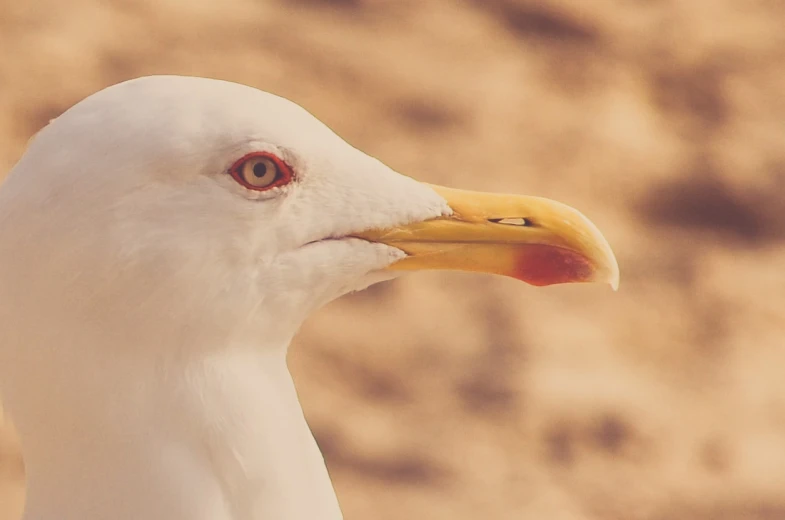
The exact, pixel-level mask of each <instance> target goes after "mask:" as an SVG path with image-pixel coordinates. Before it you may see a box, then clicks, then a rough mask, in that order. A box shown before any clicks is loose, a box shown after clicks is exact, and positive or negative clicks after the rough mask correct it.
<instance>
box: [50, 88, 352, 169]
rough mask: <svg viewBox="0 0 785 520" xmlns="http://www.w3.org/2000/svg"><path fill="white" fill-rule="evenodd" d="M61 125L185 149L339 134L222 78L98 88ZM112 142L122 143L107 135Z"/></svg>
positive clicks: (290, 142)
mask: <svg viewBox="0 0 785 520" xmlns="http://www.w3.org/2000/svg"><path fill="white" fill-rule="evenodd" d="M57 127H59V128H58V129H57V130H59V132H58V133H67V134H69V135H72V136H78V135H80V134H82V135H83V134H89V136H90V139H84V140H83V141H95V140H96V139H99V140H100V139H121V140H122V147H123V148H125V149H128V150H129V151H131V150H134V149H167V148H174V149H176V150H180V151H182V152H184V153H186V154H188V155H194V154H199V153H210V152H214V151H215V150H217V149H227V148H231V147H232V146H235V145H237V144H240V143H243V142H247V141H259V142H266V143H270V144H274V145H277V146H281V147H285V148H291V149H304V150H313V149H316V148H318V149H321V150H324V149H329V144H332V143H334V140H336V139H338V138H337V136H335V134H334V133H333V132H332V131H331V130H330V129H329V128H328V127H327V126H326V125H324V124H323V123H321V122H320V121H319V120H318V119H316V118H315V117H314V116H312V115H311V114H310V113H308V112H307V111H306V110H305V109H303V108H302V107H300V106H299V105H297V104H295V103H293V102H291V101H289V100H286V99H284V98H281V97H278V96H275V95H273V94H270V93H267V92H263V91H260V90H257V89H254V88H252V87H247V86H245V85H239V84H236V83H230V82H226V81H220V80H211V79H204V78H192V77H181V76H151V77H146V78H140V79H137V80H132V81H128V82H125V83H120V84H118V85H115V86H112V87H109V88H107V89H105V90H103V91H100V92H98V93H96V94H94V95H92V96H90V97H88V98H86V99H85V100H84V101H82V102H80V103H78V104H77V105H75V106H74V107H73V108H71V109H70V110H68V111H67V112H66V113H65V114H63V115H62V116H61V117H60V118H58V120H57ZM111 144H112V145H116V144H119V143H111Z"/></svg>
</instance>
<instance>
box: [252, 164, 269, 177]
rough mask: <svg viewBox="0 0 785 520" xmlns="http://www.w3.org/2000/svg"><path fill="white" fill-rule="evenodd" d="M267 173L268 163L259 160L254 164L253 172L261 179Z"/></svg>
mask: <svg viewBox="0 0 785 520" xmlns="http://www.w3.org/2000/svg"><path fill="white" fill-rule="evenodd" d="M266 173H267V164H265V163H263V162H258V163H256V164H254V165H253V174H254V175H256V177H258V178H259V179H261V178H262V177H264V176H265V174H266Z"/></svg>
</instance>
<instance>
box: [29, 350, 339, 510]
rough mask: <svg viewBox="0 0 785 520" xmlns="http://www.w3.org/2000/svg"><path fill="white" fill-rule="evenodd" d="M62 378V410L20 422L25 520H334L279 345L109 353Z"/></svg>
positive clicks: (328, 489)
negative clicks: (198, 352) (124, 355)
mask: <svg viewBox="0 0 785 520" xmlns="http://www.w3.org/2000/svg"><path fill="white" fill-rule="evenodd" d="M55 377H57V376H55ZM60 377H63V381H57V380H54V381H51V383H52V384H55V385H57V386H58V387H59V388H60V390H61V391H62V394H61V396H62V399H63V403H62V404H63V408H62V409H63V412H59V411H57V410H52V411H50V412H51V413H47V414H46V415H47V416H46V417H37V418H32V417H24V418H23V421H22V423H21V424H20V431H21V433H22V441H23V446H24V449H25V458H26V464H27V468H28V503H27V513H26V517H25V518H26V520H54V519H58V520H99V519H112V520H131V519H139V518H150V519H159V518H160V519H163V518H166V519H167V520H186V519H187V520H201V519H204V520H208V519H209V520H262V519H265V520H266V519H273V518H274V519H276V520H338V519H340V518H341V514H340V511H339V509H338V505H337V501H336V498H335V495H334V492H333V488H332V485H331V483H330V481H329V478H328V475H327V472H326V469H325V466H324V461H323V459H322V456H321V454H320V452H319V450H318V448H317V446H316V444H315V442H314V439H313V437H312V435H311V432H310V430H309V428H308V426H307V424H306V422H305V419H304V418H303V415H302V411H301V408H300V406H299V403H298V399H297V395H296V393H295V389H294V386H293V383H292V380H291V377H290V375H289V372H288V370H287V368H286V363H285V347H281V348H275V349H270V348H265V349H263V350H262V349H259V348H258V346H253V347H249V348H243V347H240V348H236V349H230V350H221V351H220V352H219V353H213V354H206V355H203V356H194V357H193V359H188V360H178V361H177V363H171V364H168V365H167V364H163V365H160V366H146V364H145V363H133V362H129V360H128V359H112V357H111V356H107V357H103V358H99V359H96V358H92V359H91V361H90V366H87V367H82V369H80V373H78V374H62V375H61V376H60ZM102 378H110V379H111V383H112V384H111V385H110V384H103V383H102V381H99V379H102ZM107 383H108V382H107ZM95 388H111V389H112V390H111V393H110V394H104V395H95V392H94V389H95Z"/></svg>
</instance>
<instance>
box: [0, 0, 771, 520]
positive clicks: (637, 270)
mask: <svg viewBox="0 0 785 520" xmlns="http://www.w3.org/2000/svg"><path fill="white" fill-rule="evenodd" d="M152 73H180V74H193V75H203V76H212V77H219V78H224V79H230V80H236V81H240V82H243V83H247V84H250V85H254V86H257V87H259V88H262V89H266V90H271V91H273V92H276V93H278V94H281V95H284V96H286V97H289V98H291V99H293V100H295V101H297V102H298V103H300V104H302V105H304V106H305V107H306V108H308V109H309V110H311V111H312V112H313V113H315V114H316V115H317V116H318V117H320V118H321V119H323V120H324V121H325V122H326V123H327V124H329V125H330V126H332V127H333V128H334V129H335V130H337V131H338V132H339V133H340V134H341V135H343V136H344V137H345V138H347V139H348V140H349V141H350V142H351V143H353V144H355V145H356V146H358V147H360V148H361V149H364V150H365V151H367V152H369V153H371V154H373V155H375V156H377V157H379V158H380V159H382V160H383V161H385V162H387V163H388V164H389V165H391V166H393V167H394V168H396V169H398V170H400V171H402V172H406V173H408V174H411V175H413V176H415V177H417V178H420V179H422V180H427V181H431V182H437V183H442V184H449V185H454V186H460V187H465V188H474V189H483V190H510V191H517V192H522V193H532V194H539V195H544V196H549V197H553V198H557V199H559V200H561V201H563V202H566V203H569V204H572V205H574V206H576V207H578V208H580V209H581V210H583V211H584V212H585V213H586V214H588V215H589V216H590V217H591V218H592V219H593V220H594V221H595V222H596V223H597V224H598V225H599V226H600V227H601V228H602V229H603V230H604V231H605V233H606V235H607V237H608V239H609V240H610V241H611V243H612V245H613V246H614V248H615V250H616V252H617V255H618V258H619V262H620V264H621V269H622V283H621V290H620V291H619V292H618V293H616V294H614V293H612V292H611V291H610V289H608V288H605V287H599V286H571V287H556V288H548V289H535V288H531V287H528V286H525V285H523V284H520V283H517V282H515V281H512V280H506V279H500V278H493V277H483V276H477V275H463V274H452V273H420V274H416V275H411V276H408V277H407V278H405V279H402V280H399V281H396V282H394V283H388V284H383V285H380V286H377V287H375V288H372V289H371V290H369V291H367V292H364V293H360V294H357V295H354V296H351V297H347V298H344V299H343V300H342V301H339V302H336V303H334V304H332V305H330V306H328V307H327V308H326V309H324V310H322V311H321V312H319V313H318V314H317V315H316V316H314V317H313V318H312V319H311V320H310V322H309V323H308V324H307V326H306V327H305V329H304V331H303V332H302V333H301V334H300V336H299V337H298V339H297V341H296V343H295V345H294V348H293V350H292V354H291V364H292V369H293V372H294V374H295V377H296V379H297V382H298V385H299V389H300V392H301V396H302V401H303V405H304V407H305V409H306V413H307V415H308V417H309V419H310V422H311V424H312V426H313V429H314V431H315V433H316V436H317V438H318V439H319V441H320V443H321V445H322V446H323V448H324V450H325V453H326V457H327V460H328V465H329V467H330V469H331V472H332V474H333V477H334V480H335V483H336V487H337V492H338V495H339V497H340V499H341V502H342V504H343V508H344V511H345V514H346V518H347V520H359V519H370V518H374V519H383V520H386V519H409V518H416V519H451V520H452V519H455V520H463V519H478V518H482V519H484V518H489V519H504V520H506V519H546V518H547V519H570V520H571V519H597V520H600V519H602V520H606V519H608V520H610V519H620V520H628V519H632V520H634V519H652V520H747V519H752V520H774V519H785V310H783V308H785V3H784V2H782V1H781V0H746V1H739V0H690V1H686V0H648V1H644V0H591V1H587V0H531V1H527V0H518V1H516V0H487V1H482V0H474V1H469V0H466V1H458V0H454V1H447V0H432V1H431V0H428V1H425V0H421V1H417V0H404V1H392V0H390V1H383V0H332V1H317V0H298V1H284V0H280V1H262V0H256V1H254V0H231V1H210V0H145V1H135V0H115V1H104V2H99V1H90V0H68V1H64V0H24V1H19V0H0V172H6V171H8V170H9V169H10V168H11V166H12V165H13V163H14V161H15V160H16V159H17V158H18V157H19V155H20V154H21V153H22V150H23V147H24V144H25V141H26V140H27V138H28V137H29V136H30V135H31V134H32V133H34V132H35V131H36V130H37V129H38V128H39V127H41V126H42V125H43V124H44V123H45V122H46V121H47V120H48V119H49V118H52V117H54V116H57V115H58V114H59V113H60V112H62V111H63V110H64V109H65V108H67V107H68V106H69V105H71V104H72V103H74V102H75V101H77V100H79V99H80V98H82V97H83V96H86V95H87V94H89V93H91V92H93V91H96V90H98V89H100V88H102V87H104V86H107V85H109V84H112V83H115V82H117V81H120V80H123V79H127V78H131V77H135V76H140V75H146V74H152ZM0 175H2V173H0ZM0 326H6V325H0ZM0 422H1V420H0ZM22 482H23V470H22V463H21V458H20V456H19V453H18V450H17V445H16V443H15V440H14V437H13V434H12V433H11V432H10V429H9V428H8V427H7V423H6V428H5V431H4V432H3V433H2V437H1V440H0V519H2V520H8V519H15V518H16V515H17V514H18V511H19V510H20V507H21V489H22Z"/></svg>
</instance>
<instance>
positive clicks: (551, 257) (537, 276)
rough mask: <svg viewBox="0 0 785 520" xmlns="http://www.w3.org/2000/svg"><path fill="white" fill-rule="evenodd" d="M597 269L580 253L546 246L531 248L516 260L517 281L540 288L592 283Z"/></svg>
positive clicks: (532, 246)
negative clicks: (562, 284) (561, 284)
mask: <svg viewBox="0 0 785 520" xmlns="http://www.w3.org/2000/svg"><path fill="white" fill-rule="evenodd" d="M594 271H595V269H594V266H593V265H592V264H591V262H590V261H589V260H588V259H587V258H586V257H585V256H583V255H581V254H580V253H576V252H574V251H570V250H569V249H564V248H561V247H556V246H549V245H543V244H533V245H527V246H525V247H523V248H522V249H521V252H520V254H519V256H518V257H517V258H516V259H515V271H514V273H513V274H512V275H511V276H512V277H513V278H517V279H518V280H522V281H524V282H526V283H529V284H531V285H536V286H543V285H554V284H559V283H578V282H590V281H591V280H592V277H593V275H594Z"/></svg>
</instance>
